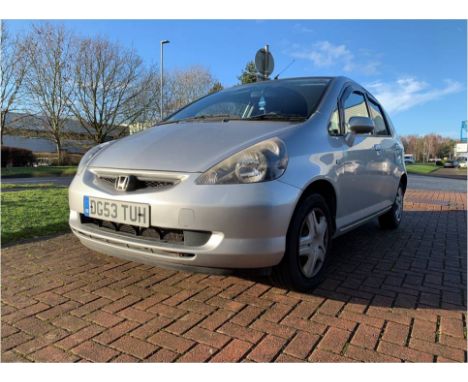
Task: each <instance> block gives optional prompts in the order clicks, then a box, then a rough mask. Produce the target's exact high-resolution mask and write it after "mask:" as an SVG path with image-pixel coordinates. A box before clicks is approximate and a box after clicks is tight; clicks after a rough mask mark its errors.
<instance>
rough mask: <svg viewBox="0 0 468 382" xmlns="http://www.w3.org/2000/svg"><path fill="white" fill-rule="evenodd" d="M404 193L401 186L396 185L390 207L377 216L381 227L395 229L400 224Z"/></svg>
mask: <svg viewBox="0 0 468 382" xmlns="http://www.w3.org/2000/svg"><path fill="white" fill-rule="evenodd" d="M404 196H405V193H404V191H403V186H402V185H401V183H400V185H399V186H398V190H397V194H396V196H395V201H394V202H393V205H392V208H391V209H390V210H389V211H387V212H385V213H384V214H383V215H380V216H379V224H380V227H381V228H383V229H396V228H398V226H399V225H400V222H401V218H402V216H403V198H404Z"/></svg>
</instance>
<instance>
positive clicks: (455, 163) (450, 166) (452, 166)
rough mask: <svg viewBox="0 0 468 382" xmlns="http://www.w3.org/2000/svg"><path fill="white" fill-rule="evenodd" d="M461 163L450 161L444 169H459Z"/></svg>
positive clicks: (445, 164) (446, 162)
mask: <svg viewBox="0 0 468 382" xmlns="http://www.w3.org/2000/svg"><path fill="white" fill-rule="evenodd" d="M459 164H460V163H459V162H458V161H457V160H448V161H445V163H444V168H457V167H458V166H459Z"/></svg>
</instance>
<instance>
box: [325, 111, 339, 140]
mask: <svg viewBox="0 0 468 382" xmlns="http://www.w3.org/2000/svg"><path fill="white" fill-rule="evenodd" d="M328 134H330V135H340V134H341V131H340V113H339V112H338V107H336V108H335V110H334V111H333V113H332V115H331V118H330V122H328Z"/></svg>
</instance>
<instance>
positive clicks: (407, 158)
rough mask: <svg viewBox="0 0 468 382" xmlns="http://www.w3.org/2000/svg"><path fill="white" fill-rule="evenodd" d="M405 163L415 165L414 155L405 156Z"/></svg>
mask: <svg viewBox="0 0 468 382" xmlns="http://www.w3.org/2000/svg"><path fill="white" fill-rule="evenodd" d="M405 163H406V164H413V163H415V160H414V156H413V154H405Z"/></svg>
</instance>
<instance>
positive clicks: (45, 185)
mask: <svg viewBox="0 0 468 382" xmlns="http://www.w3.org/2000/svg"><path fill="white" fill-rule="evenodd" d="M51 187H56V186H55V184H54V183H16V184H13V183H2V191H3V190H11V189H13V188H14V189H23V188H51Z"/></svg>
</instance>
